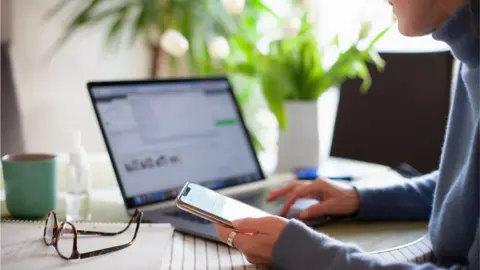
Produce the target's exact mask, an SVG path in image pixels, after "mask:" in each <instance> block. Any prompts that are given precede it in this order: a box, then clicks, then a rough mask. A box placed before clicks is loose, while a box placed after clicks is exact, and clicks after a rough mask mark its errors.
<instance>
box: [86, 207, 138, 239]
mask: <svg viewBox="0 0 480 270" xmlns="http://www.w3.org/2000/svg"><path fill="white" fill-rule="evenodd" d="M136 216H140V217H139V221H138V223H140V222H141V220H142V218H143V213H140V212H139V211H138V210H137V211H135V213H134V214H133V216H132V218H131V219H130V221H129V222H128V225H127V227H125V228H124V229H123V230H121V231H118V232H99V231H86V230H77V233H78V234H80V235H98V236H114V235H118V234H121V233H123V232H125V231H126V230H128V228H130V225H131V224H132V222H133V221H134V220H135V217H136Z"/></svg>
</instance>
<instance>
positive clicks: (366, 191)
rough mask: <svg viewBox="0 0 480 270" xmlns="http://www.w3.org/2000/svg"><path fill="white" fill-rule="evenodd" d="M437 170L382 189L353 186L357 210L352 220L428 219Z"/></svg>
mask: <svg viewBox="0 0 480 270" xmlns="http://www.w3.org/2000/svg"><path fill="white" fill-rule="evenodd" d="M437 178H438V171H435V172H433V173H430V174H427V175H424V176H421V177H418V178H413V179H406V180H405V182H404V183H402V184H396V185H392V186H388V187H382V188H362V187H356V189H357V191H358V194H359V196H360V209H359V211H358V213H357V215H355V217H354V218H355V219H389V220H393V219H397V220H399V219H402V220H428V219H429V217H430V214H431V211H432V204H433V195H434V191H435V186H436V183H437Z"/></svg>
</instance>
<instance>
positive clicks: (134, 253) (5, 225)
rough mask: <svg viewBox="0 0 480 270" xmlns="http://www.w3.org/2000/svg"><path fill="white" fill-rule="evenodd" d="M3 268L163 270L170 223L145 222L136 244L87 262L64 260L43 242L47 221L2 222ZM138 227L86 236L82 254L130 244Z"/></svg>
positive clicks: (114, 227) (110, 226)
mask: <svg viewBox="0 0 480 270" xmlns="http://www.w3.org/2000/svg"><path fill="white" fill-rule="evenodd" d="M74 225H75V227H76V228H77V229H79V230H80V229H83V230H98V231H106V232H115V231H120V230H121V229H123V228H125V227H126V225H127V224H126V223H125V224H123V223H75V224H74ZM132 225H133V224H132ZM0 226H1V239H0V241H1V255H2V257H1V269H7V270H8V269H160V268H161V266H162V263H163V261H162V260H163V257H164V256H163V254H164V252H165V251H166V250H167V249H168V248H169V247H170V241H171V240H172V235H173V227H171V226H170V224H149V223H142V224H141V225H140V229H139V231H138V234H137V238H136V239H135V242H134V243H133V245H131V246H129V247H127V248H125V249H122V250H119V251H116V252H112V253H108V254H105V255H100V256H95V257H92V258H87V259H77V260H70V261H67V260H64V259H62V258H61V257H60V256H59V255H58V253H57V251H56V249H55V247H53V246H46V245H45V243H44V241H43V229H44V221H42V222H40V221H38V222H37V221H34V222H30V221H2V222H1V223H0ZM134 231H135V226H130V228H129V229H128V230H127V231H126V232H124V233H122V234H120V235H117V236H82V237H79V238H78V242H77V246H78V251H79V252H80V253H82V252H88V251H93V250H97V249H102V248H108V247H111V246H116V245H121V244H125V243H128V242H129V241H130V240H131V239H132V237H133V235H134Z"/></svg>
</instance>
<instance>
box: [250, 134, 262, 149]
mask: <svg viewBox="0 0 480 270" xmlns="http://www.w3.org/2000/svg"><path fill="white" fill-rule="evenodd" d="M248 134H249V135H250V140H251V141H252V144H253V147H255V150H256V151H258V152H260V151H263V150H265V147H263V145H262V143H261V142H260V141H259V140H258V138H257V136H255V134H253V132H250V131H248Z"/></svg>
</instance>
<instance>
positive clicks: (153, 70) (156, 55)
mask: <svg viewBox="0 0 480 270" xmlns="http://www.w3.org/2000/svg"><path fill="white" fill-rule="evenodd" d="M150 50H151V52H152V63H151V67H150V77H151V78H152V79H154V78H156V77H157V76H158V72H159V71H160V70H159V68H160V65H159V64H158V63H159V61H160V58H161V57H162V54H163V50H162V48H161V47H160V46H157V45H150Z"/></svg>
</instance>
